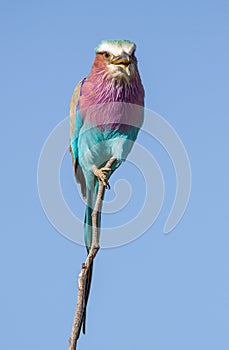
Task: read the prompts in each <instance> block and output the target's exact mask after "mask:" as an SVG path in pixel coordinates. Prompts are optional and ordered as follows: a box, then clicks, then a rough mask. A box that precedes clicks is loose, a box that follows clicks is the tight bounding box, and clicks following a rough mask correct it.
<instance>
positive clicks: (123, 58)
mask: <svg viewBox="0 0 229 350" xmlns="http://www.w3.org/2000/svg"><path fill="white" fill-rule="evenodd" d="M110 63H111V64H115V65H116V66H120V67H121V68H122V69H124V70H125V71H126V73H127V74H128V75H130V67H129V65H130V64H131V63H132V60H131V57H130V56H129V55H127V54H124V53H123V54H122V55H120V56H118V57H114V58H113V59H112V60H111V62H110Z"/></svg>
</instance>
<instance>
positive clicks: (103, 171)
mask: <svg viewBox="0 0 229 350" xmlns="http://www.w3.org/2000/svg"><path fill="white" fill-rule="evenodd" d="M92 169H93V173H94V175H95V176H96V177H97V178H98V180H99V181H101V182H102V183H103V186H104V187H105V188H106V189H108V190H109V189H110V185H109V182H108V180H107V174H108V173H109V171H111V168H107V167H103V168H100V169H98V168H97V167H96V166H95V165H94V166H93V167H92Z"/></svg>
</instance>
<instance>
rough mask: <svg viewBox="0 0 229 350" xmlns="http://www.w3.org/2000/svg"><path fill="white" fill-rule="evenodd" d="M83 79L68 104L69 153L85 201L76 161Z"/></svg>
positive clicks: (79, 168)
mask: <svg viewBox="0 0 229 350" xmlns="http://www.w3.org/2000/svg"><path fill="white" fill-rule="evenodd" d="M84 80H85V78H84V79H82V80H81V81H80V82H79V83H78V84H77V86H76V88H75V90H74V92H73V95H72V98H71V102H70V112H69V114H70V137H71V144H70V152H71V155H72V165H73V168H74V174H75V178H76V181H77V182H78V183H79V184H80V186H81V192H82V196H83V198H84V199H85V198H86V183H85V178H84V174H83V171H82V168H81V166H80V165H79V161H78V138H79V131H80V128H81V126H82V119H81V117H80V114H79V112H78V103H79V99H80V95H81V87H82V84H83V82H84Z"/></svg>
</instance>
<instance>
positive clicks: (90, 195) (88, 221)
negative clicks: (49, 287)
mask: <svg viewBox="0 0 229 350" xmlns="http://www.w3.org/2000/svg"><path fill="white" fill-rule="evenodd" d="M98 185H99V184H98V181H96V183H95V186H94V188H93V190H90V191H89V190H87V205H86V212H85V220H84V240H85V245H86V248H87V252H88V253H89V251H90V248H91V244H92V237H93V227H92V212H93V209H94V206H95V202H96V198H97V194H98ZM97 222H98V232H100V226H101V212H98V220H97ZM92 271H93V262H92V264H91V266H90V268H89V270H88V272H87V279H86V285H85V294H84V313H83V318H82V331H83V333H84V334H85V333H86V308H87V302H88V298H89V294H90V287H91V280H92Z"/></svg>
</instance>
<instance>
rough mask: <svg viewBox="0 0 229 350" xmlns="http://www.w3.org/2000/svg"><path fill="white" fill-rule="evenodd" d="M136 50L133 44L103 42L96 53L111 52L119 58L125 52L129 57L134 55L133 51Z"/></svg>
mask: <svg viewBox="0 0 229 350" xmlns="http://www.w3.org/2000/svg"><path fill="white" fill-rule="evenodd" d="M135 49H136V45H135V44H134V43H132V42H128V41H127V42H125V41H124V42H120V43H117V42H109V41H107V42H106V41H105V42H102V43H101V44H100V45H99V46H98V47H97V50H96V52H97V53H99V52H109V53H110V54H112V55H114V56H119V55H121V54H122V53H123V52H126V53H127V54H128V55H132V53H133V51H134V50H135Z"/></svg>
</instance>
